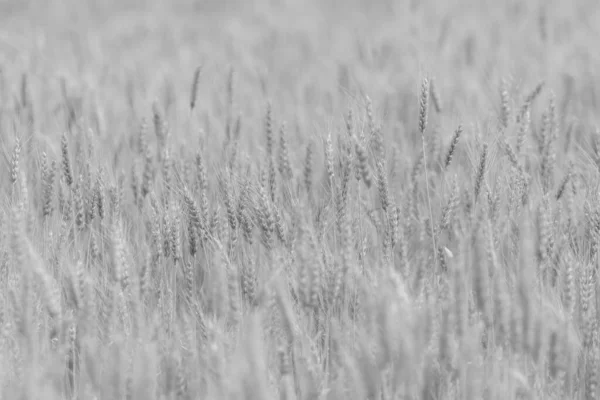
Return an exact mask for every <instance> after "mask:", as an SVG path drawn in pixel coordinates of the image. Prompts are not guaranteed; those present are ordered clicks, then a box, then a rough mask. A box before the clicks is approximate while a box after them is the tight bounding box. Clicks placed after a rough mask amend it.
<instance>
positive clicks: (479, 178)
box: [473, 143, 488, 201]
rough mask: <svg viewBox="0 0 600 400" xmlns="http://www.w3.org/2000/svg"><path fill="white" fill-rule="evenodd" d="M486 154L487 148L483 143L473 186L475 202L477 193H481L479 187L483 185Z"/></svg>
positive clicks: (477, 196)
mask: <svg viewBox="0 0 600 400" xmlns="http://www.w3.org/2000/svg"><path fill="white" fill-rule="evenodd" d="M487 153H488V146H487V143H484V145H483V150H482V151H481V156H480V159H479V166H478V167H477V173H476V175H475V186H474V196H473V198H474V201H477V199H478V198H479V193H480V192H481V186H482V184H483V180H484V175H485V171H486V162H487Z"/></svg>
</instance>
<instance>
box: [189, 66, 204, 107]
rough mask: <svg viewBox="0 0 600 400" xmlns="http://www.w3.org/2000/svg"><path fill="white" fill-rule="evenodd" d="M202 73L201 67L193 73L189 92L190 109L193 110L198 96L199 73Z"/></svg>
mask: <svg viewBox="0 0 600 400" xmlns="http://www.w3.org/2000/svg"><path fill="white" fill-rule="evenodd" d="M201 72H202V66H201V65H200V66H198V67H196V70H195V71H194V78H193V80H192V88H191V91H190V109H191V110H193V109H194V108H195V107H196V97H197V96H198V83H199V82H200V73H201Z"/></svg>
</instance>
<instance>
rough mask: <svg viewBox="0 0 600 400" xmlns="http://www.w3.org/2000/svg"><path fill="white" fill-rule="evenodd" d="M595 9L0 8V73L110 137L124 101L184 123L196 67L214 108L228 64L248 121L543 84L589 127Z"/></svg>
mask: <svg viewBox="0 0 600 400" xmlns="http://www.w3.org/2000/svg"><path fill="white" fill-rule="evenodd" d="M599 8H600V7H599V2H598V1H596V0H591V1H584V0H579V1H479V0H449V1H442V0H438V1H402V0H401V1H381V0H376V1H359V0H350V1H341V0H322V1H317V0H314V1H313V0H310V1H297V0H286V1H266V0H258V1H233V0H224V1H190V0H175V1H163V0H152V1H133V0H124V1H123V0H122V1H117V0H108V1H107V0H104V1H76V0H72V1H57V0H48V1H13V0H2V1H1V2H0V16H1V17H0V21H1V24H0V25H1V28H0V65H1V66H2V70H3V71H4V76H5V78H6V79H7V82H8V84H9V85H16V86H18V79H17V78H18V77H19V76H20V75H21V74H22V73H23V72H25V71H27V72H28V73H29V74H30V75H31V84H32V87H35V88H36V90H37V91H38V93H39V94H40V96H41V98H42V99H44V98H46V99H47V101H48V102H49V103H52V102H53V101H55V100H56V99H54V97H55V96H56V92H57V90H56V88H57V82H58V81H59V79H60V78H61V77H65V79H66V81H67V83H68V87H69V91H70V93H74V94H79V95H81V96H87V97H89V98H93V99H94V101H95V102H96V103H97V104H101V105H102V107H103V111H104V112H105V117H106V118H105V119H107V122H106V124H107V126H111V124H112V125H114V126H115V128H116V127H118V124H117V122H116V120H117V118H116V115H117V114H119V110H122V109H124V107H123V105H124V104H125V103H126V101H127V95H126V93H127V91H128V90H129V93H130V95H131V93H133V103H134V108H135V110H137V112H140V113H141V112H147V110H148V109H149V106H150V104H151V103H152V101H154V100H155V99H162V100H161V101H164V102H166V103H168V102H169V101H171V100H168V98H169V96H171V97H175V99H176V104H177V107H179V109H180V111H179V112H181V113H183V112H184V109H185V106H186V104H187V101H188V100H187V99H188V92H189V85H190V80H191V77H192V74H193V71H194V68H195V67H196V66H197V65H199V64H203V65H204V71H203V75H202V81H201V86H200V88H201V90H200V91H201V95H200V99H202V97H203V96H204V99H205V100H207V101H206V103H207V104H209V103H210V104H214V102H213V101H212V100H213V99H212V97H219V96H220V97H223V96H222V93H223V91H224V87H225V83H226V80H227V71H228V70H229V68H230V66H231V67H233V68H234V69H235V71H236V76H237V88H236V89H237V94H238V96H237V103H238V105H239V107H240V108H241V112H242V113H244V114H246V115H250V116H253V115H255V113H256V115H258V110H259V109H260V110H262V109H264V103H265V101H266V98H267V97H269V98H272V99H273V100H274V101H275V102H276V103H277V104H278V109H279V110H280V111H282V112H283V113H284V114H286V113H287V115H290V114H292V115H296V116H297V117H298V119H300V120H306V118H302V117H303V116H309V117H311V118H310V120H311V121H315V124H319V123H321V124H324V123H326V122H327V118H328V117H331V116H333V115H338V113H339V112H342V111H343V110H345V109H346V108H347V107H348V106H349V105H352V104H353V103H355V104H360V103H361V102H362V101H363V98H364V97H363V96H364V95H369V96H370V97H371V98H372V99H373V101H374V104H375V106H376V108H377V110H378V113H379V114H381V115H383V116H386V118H388V119H389V121H391V122H393V121H396V120H401V119H402V113H405V112H411V111H412V110H413V109H415V107H416V101H415V98H416V97H415V96H416V94H417V91H418V84H419V80H420V77H421V76H422V75H423V74H424V73H428V74H429V75H432V76H435V78H436V82H437V85H438V87H439V89H440V91H441V93H442V96H443V98H444V100H445V102H446V104H448V105H449V107H450V110H449V111H450V112H449V113H448V115H449V118H453V116H457V115H460V116H461V118H462V119H463V120H464V119H467V120H468V118H469V117H470V116H472V117H473V118H475V117H476V116H482V115H483V116H485V115H490V112H489V111H490V110H495V109H496V108H497V104H498V101H497V99H498V83H499V81H500V79H501V78H508V79H510V82H511V87H512V88H513V89H514V90H515V91H528V90H530V89H531V88H533V87H534V86H535V84H536V83H537V82H539V81H540V80H545V81H547V83H548V86H549V87H550V88H551V89H552V90H553V91H554V92H555V93H556V94H557V95H559V96H561V95H562V94H565V96H564V97H565V98H566V102H565V103H564V104H562V107H563V109H564V110H566V107H569V109H570V110H571V112H573V113H576V114H578V115H579V116H580V117H581V118H588V117H589V118H592V117H594V111H595V105H596V102H597V98H596V97H597V83H598V82H599V80H598V76H599V73H600V62H599V59H598V58H599V55H600V52H598V51H597V50H596V49H597V48H598V47H597V43H598V42H597V41H598V39H599V38H600V35H599V30H600V14H599ZM340 94H341V95H340ZM165 98H166V99H167V100H165ZM208 99H211V101H208ZM177 107H174V108H173V109H174V110H175V109H177ZM199 107H200V110H202V107H203V106H202V104H200V106H199ZM400 110H402V111H400ZM205 111H206V112H209V111H210V112H212V113H214V112H216V111H215V110H205ZM174 112H175V111H174ZM384 120H385V119H384Z"/></svg>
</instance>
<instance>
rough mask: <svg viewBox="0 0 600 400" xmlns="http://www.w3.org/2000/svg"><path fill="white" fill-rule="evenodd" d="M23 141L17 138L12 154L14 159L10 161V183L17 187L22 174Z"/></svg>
mask: <svg viewBox="0 0 600 400" xmlns="http://www.w3.org/2000/svg"><path fill="white" fill-rule="evenodd" d="M20 158H21V140H20V139H19V138H17V139H16V140H15V147H14V149H13V152H12V158H11V160H10V182H11V183H12V184H13V185H15V184H16V183H17V181H18V179H19V176H20V175H21V173H20V169H19V166H20V162H21V159H20Z"/></svg>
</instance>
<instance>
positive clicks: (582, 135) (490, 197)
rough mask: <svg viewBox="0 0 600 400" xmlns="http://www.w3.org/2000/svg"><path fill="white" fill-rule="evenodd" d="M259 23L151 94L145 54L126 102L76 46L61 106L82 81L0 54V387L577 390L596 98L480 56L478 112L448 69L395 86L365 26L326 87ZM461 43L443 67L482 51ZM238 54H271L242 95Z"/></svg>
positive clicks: (144, 394)
mask: <svg viewBox="0 0 600 400" xmlns="http://www.w3.org/2000/svg"><path fill="white" fill-rule="evenodd" d="M269 7H271V6H270V5H265V10H269V9H270V8H269ZM282 8H283V6H282ZM281 12H283V11H281ZM522 12H528V11H522ZM299 18H300V17H296V19H299ZM342 18H343V17H342V16H340V19H342ZM431 18H433V15H432V16H431ZM499 18H500V17H499ZM296 19H295V20H296ZM267 20H269V19H268V18H267ZM241 21H244V18H242V19H241ZM261 21H262V19H260V18H257V21H256V23H257V24H262V23H264V21H263V22H261ZM269 21H270V20H269ZM274 21H275V22H276V20H274ZM271 22H273V21H271ZM271 22H269V24H271ZM548 23H549V21H546V22H545V24H546V25H547V24H548ZM275 25H277V24H275ZM235 26H236V25H235V24H233V25H232V26H231V28H232V29H231V32H232V35H233V36H232V37H235V35H234V32H235V31H236V29H234V28H235ZM161 29H163V28H161ZM164 29H167V27H165V28H164ZM168 29H172V28H171V27H168ZM264 29H265V30H266V31H265V32H268V33H269V35H267V36H265V37H266V38H267V39H268V40H267V42H266V43H267V44H268V45H265V43H262V42H261V44H260V45H259V46H254V45H255V44H256V42H255V40H257V39H256V38H255V37H254V35H248V37H247V38H246V40H247V42H244V43H246V44H249V46H246V45H245V46H240V47H238V46H235V45H234V46H230V47H226V48H225V49H221V50H225V51H221V53H223V57H225V56H226V57H231V58H232V59H231V60H227V62H223V64H222V65H229V67H227V68H224V69H223V70H222V71H220V70H218V68H217V69H214V68H213V67H211V66H206V67H197V68H195V69H194V67H195V65H194V64H191V63H190V62H188V61H189V60H188V61H186V62H185V63H182V64H181V65H186V66H188V67H190V69H189V71H188V72H189V73H188V74H185V76H182V77H178V76H172V75H170V74H167V76H166V77H165V78H164V79H165V80H166V81H165V82H164V87H161V88H160V90H158V89H157V84H156V82H154V81H153V80H152V79H154V78H151V77H150V75H151V76H154V75H153V74H146V72H148V71H150V70H151V67H152V68H153V67H154V66H155V64H153V63H148V67H147V71H146V70H144V69H142V71H139V72H140V73H139V74H136V76H130V77H127V82H128V83H127V84H126V86H127V87H126V93H125V95H126V97H127V98H126V99H120V98H119V97H118V94H117V93H118V92H119V91H118V90H114V92H113V91H112V89H115V88H114V87H113V86H117V87H118V88H119V89H120V86H119V85H120V83H121V79H122V78H123V77H121V76H118V77H115V76H113V75H112V74H113V73H114V68H113V67H111V68H101V67H100V66H99V65H96V64H95V63H98V60H97V59H96V57H100V56H101V55H102V54H103V52H102V51H96V50H97V49H95V48H94V49H92V50H94V51H90V52H89V54H86V56H85V57H81V60H85V62H84V63H83V64H81V65H80V67H81V71H82V72H84V73H85V76H86V84H85V85H83V86H85V87H87V86H88V83H87V80H88V79H89V80H90V81H93V80H94V79H95V78H94V77H96V78H98V79H99V77H102V80H101V82H102V85H98V86H97V87H96V86H94V85H91V88H88V89H89V90H88V91H82V93H81V94H82V97H83V99H82V102H81V107H79V106H77V105H78V101H77V100H76V99H75V98H73V95H74V93H75V91H76V89H75V87H77V85H75V83H78V82H77V81H75V82H73V85H71V83H69V86H70V88H69V91H67V80H66V79H65V80H62V82H63V83H62V87H61V88H62V90H63V92H62V93H57V94H55V93H53V90H54V89H53V88H52V86H51V85H50V86H48V85H46V84H43V83H42V82H40V80H39V79H38V77H39V75H38V74H39V73H40V72H39V71H40V65H37V64H36V63H39V62H40V61H39V60H40V58H39V57H37V56H36V57H31V60H32V61H28V62H30V63H31V65H29V64H27V62H25V61H23V62H22V63H19V64H17V65H14V66H13V65H10V66H9V65H6V66H5V67H6V70H7V71H8V72H9V73H10V74H12V75H14V76H15V78H16V79H6V80H4V72H5V69H4V66H2V68H1V69H0V78H2V79H0V103H1V104H2V107H0V108H1V110H0V128H1V129H0V132H1V135H0V136H2V135H3V137H4V138H5V139H6V140H5V141H4V142H3V143H5V144H6V150H5V151H6V166H7V168H6V174H5V176H4V179H3V180H2V181H0V188H4V189H5V196H3V197H2V200H0V201H1V202H2V204H3V207H1V208H0V227H2V229H1V232H0V289H2V290H0V360H2V361H0V388H1V390H2V393H3V396H4V397H6V398H52V399H54V398H56V399H75V398H127V399H132V400H133V399H160V398H178V399H192V398H206V399H223V398H230V399H237V398H261V399H263V398H264V399H270V398H282V399H313V398H325V397H326V398H329V399H348V398H350V399H365V398H369V399H376V398H377V399H404V398H407V399H417V398H422V399H470V398H507V399H521V398H531V399H533V398H544V399H546V398H547V399H571V398H575V399H579V398H581V399H584V398H585V399H594V398H596V397H597V396H598V374H599V373H600V343H599V342H598V337H597V336H598V335H597V329H598V324H599V323H600V317H599V316H600V307H599V305H598V302H597V297H598V296H597V288H598V283H599V278H598V274H597V272H596V267H595V266H596V264H597V259H598V254H599V248H598V246H599V245H598V243H599V238H600V206H598V204H600V203H599V202H598V194H597V193H596V192H597V191H596V190H595V189H594V188H595V187H597V186H598V182H600V172H599V171H600V168H599V167H598V166H599V165H600V139H599V138H600V136H599V135H598V133H597V131H596V130H595V127H594V126H593V125H592V126H589V123H590V122H591V121H590V120H589V118H588V117H589V115H588V114H587V111H589V110H587V109H586V108H585V107H586V104H585V101H583V100H587V99H589V98H592V94H590V93H588V92H585V91H581V92H577V91H576V90H575V89H573V91H572V92H571V94H570V96H571V98H570V100H569V101H567V100H566V99H565V100H563V99H562V98H561V96H559V95H554V94H553V92H552V89H553V90H556V93H557V94H558V93H563V91H562V90H561V89H560V88H556V87H555V86H553V85H551V84H550V82H553V83H554V80H551V81H550V80H549V81H548V82H549V83H548V84H547V86H548V90H545V91H544V90H542V89H543V88H544V87H545V85H544V84H543V83H537V84H536V82H535V81H533V82H532V81H531V80H530V79H528V78H523V79H521V77H520V76H518V74H519V71H520V69H518V68H517V69H515V71H513V72H510V74H511V75H510V76H511V78H510V79H507V78H505V79H500V77H501V76H503V75H504V74H505V73H506V72H504V71H500V69H501V67H500V66H498V65H492V64H494V63H491V62H490V66H489V68H488V67H486V69H485V70H486V74H488V73H489V76H487V75H486V82H487V81H488V80H490V79H491V80H493V81H494V82H498V81H500V88H499V96H498V92H497V91H496V92H494V93H497V94H496V95H495V96H490V97H489V98H487V97H486V100H487V101H493V102H495V103H494V109H496V110H499V117H498V116H497V115H487V114H485V111H483V110H482V109H481V108H479V107H477V106H478V105H479V104H473V103H476V102H479V100H481V96H482V95H481V93H484V92H485V91H486V89H483V90H474V88H475V87H477V84H478V83H477V82H470V83H469V84H466V82H465V81H464V78H463V77H462V75H461V74H460V73H457V74H455V75H456V76H455V78H456V82H453V80H452V79H451V77H450V76H448V75H442V73H441V72H440V73H439V76H438V77H439V79H436V80H434V79H432V78H429V77H426V78H424V79H422V80H421V81H418V82H416V79H414V78H412V77H411V71H410V70H409V69H406V70H404V72H403V74H401V75H402V76H403V79H405V80H406V82H404V81H401V82H400V83H399V81H398V80H396V78H395V77H394V76H393V75H390V74H389V71H390V70H392V69H391V68H387V66H388V65H387V64H386V63H389V62H393V60H394V59H395V58H394V57H393V55H394V54H395V53H394V52H393V50H392V48H393V46H388V45H389V44H390V43H396V42H390V43H385V40H386V39H385V38H382V39H377V40H374V42H373V43H370V42H369V41H367V42H369V45H368V46H367V45H366V42H365V43H363V41H359V42H358V43H356V46H349V48H350V47H351V48H353V49H354V47H356V49H355V50H351V51H352V52H354V51H356V53H357V54H356V57H355V59H354V62H355V64H356V65H352V64H351V63H349V62H344V63H343V64H341V65H340V68H339V70H338V74H339V76H338V77H337V78H338V79H337V80H336V79H334V80H333V81H335V82H338V83H340V85H341V86H342V89H343V90H340V91H335V90H332V86H331V85H330V82H329V83H327V82H326V81H327V80H328V79H327V78H328V75H326V74H325V75H323V76H318V74H314V72H315V71H314V68H317V67H316V66H314V68H308V69H307V70H308V72H307V71H296V68H289V65H288V64H287V63H286V62H284V61H285V57H286V56H289V55H291V54H294V53H295V51H296V50H298V47H301V48H302V52H301V54H302V55H303V57H298V60H297V62H298V63H299V65H305V64H304V63H305V62H306V61H307V60H305V59H308V60H311V59H314V58H315V55H316V54H317V52H318V51H319V46H316V43H317V42H318V41H317V40H314V41H313V40H305V39H307V38H308V37H304V36H303V35H307V33H300V31H299V32H298V36H300V37H302V38H303V39H302V46H297V44H298V43H297V42H296V38H295V36H294V35H290V36H289V37H287V36H286V52H281V55H280V56H279V57H266V58H265V56H266V55H268V54H269V53H268V52H270V51H273V50H274V49H275V48H277V47H278V46H279V45H280V44H279V40H278V39H277V38H279V37H280V35H279V34H278V33H277V34H276V32H279V31H277V30H275V27H274V26H272V27H265V28H264ZM277 29H280V28H277ZM182 31H185V32H187V30H185V29H182ZM170 32H171V31H170ZM173 32H174V33H173V37H172V38H171V39H176V38H177V39H179V38H180V37H179V33H177V34H176V33H175V31H173ZM385 32H386V30H385V29H382V30H381V32H380V33H381V35H383V36H385V35H384V33H385ZM550 32H552V31H551V30H548V32H546V34H545V39H544V40H546V41H547V43H550V40H551V39H552V35H551V34H550ZM188 33H189V32H188ZM188 33H185V35H187V34H188ZM263 33H264V32H263ZM271 34H272V35H271ZM185 35H184V36H185ZM166 36H167V37H170V36H169V35H166ZM257 36H260V37H261V38H262V39H261V40H263V39H264V38H265V37H263V36H262V33H261V35H257ZM326 36H328V35H324V36H323V38H321V39H322V41H325V42H326V41H328V40H329V39H328V38H327V37H326ZM450 37H452V35H440V40H439V43H438V44H437V46H439V49H440V50H444V51H440V52H439V53H440V54H445V53H448V52H447V51H446V50H447V47H444V46H450V43H449V42H448V40H449V39H448V38H450ZM288 39H289V40H288ZM529 39H531V38H529ZM557 39H558V38H557ZM163 40H166V39H163ZM340 40H342V41H343V39H340ZM378 40H381V42H378ZM394 40H397V38H395V39H394ZM402 40H404V39H402ZM497 40H502V38H498V39H497ZM523 40H525V39H523ZM561 40H562V39H561ZM288 41H289V43H288ZM444 41H446V43H445V44H444ZM51 42H52V41H49V42H48V43H51ZM92 42H94V41H92ZM78 43H79V42H78ZM82 43H83V42H82ZM94 43H95V42H94ZM161 43H162V45H161V47H160V48H161V49H163V47H168V46H164V44H165V43H163V42H161ZM402 43H404V42H402V41H401V43H400V45H402ZM482 43H485V42H483V41H481V39H480V38H479V37H476V36H473V35H470V36H469V37H467V38H466V39H465V41H464V43H462V44H460V46H457V47H456V49H460V51H458V52H456V53H457V54H459V56H458V57H457V59H456V60H455V61H456V63H457V65H459V67H460V68H464V69H465V71H468V70H474V69H475V68H474V67H477V66H479V65H478V64H479V63H480V62H483V61H482V60H487V61H489V60H488V59H487V58H486V57H482V58H481V59H479V58H478V49H479V48H480V47H481V44H482ZM48 45H50V44H48ZM380 45H381V46H380ZM98 46H103V45H100V44H98ZM203 46H204V44H199V47H200V48H201V49H203V48H204V47H203ZM78 47H79V46H65V48H66V49H67V50H65V51H71V50H68V49H71V48H78ZM463 47H464V48H463ZM547 48H548V49H549V47H547ZM445 49H446V50H445ZM24 51H26V50H24ZM161 51H162V50H161ZM195 51H197V49H196V50H194V52H195ZM574 51H576V49H575V50H574ZM194 52H189V53H188V52H182V54H184V55H185V57H183V56H181V57H182V59H181V60H183V59H185V58H186V57H189V55H190V54H194ZM238 52H243V53H244V54H245V55H253V54H254V55H255V52H259V53H260V54H261V57H263V58H265V59H266V60H267V61H268V62H266V63H265V66H268V68H269V71H262V70H261V71H259V75H260V76H259V80H260V82H258V83H259V84H260V85H261V86H262V89H263V93H262V95H261V93H260V90H258V89H257V87H256V83H257V82H255V81H254V78H253V77H254V72H256V71H252V69H253V68H254V67H251V68H248V65H249V64H250V65H254V64H255V63H254V62H251V60H250V59H245V58H244V57H242V58H243V62H239V60H237V61H236V60H235V58H236V56H237V55H238ZM140 53H143V51H141V50H140V51H139V52H138V51H135V52H129V53H127V55H123V57H138V56H139V57H141V56H142V55H143V54H140ZM463 53H465V57H466V61H467V62H466V65H463V64H465V62H464V61H465V60H462V58H461V57H462V55H461V54H463ZM274 54H275V53H274ZM177 57H179V56H177ZM26 59H29V58H26ZM76 59H77V60H79V59H80V58H76ZM36 60H38V61H36ZM181 60H180V61H181ZM487 61H486V62H487ZM45 62H48V63H51V60H50V59H48V60H45V59H44V63H45ZM69 62H70V61H69V59H67V60H66V61H65V63H69ZM88 63H89V64H88ZM219 63H221V61H219V58H218V54H215V59H214V63H213V62H212V61H211V64H212V65H221V64H219ZM259 64H262V63H258V64H256V65H259ZM284 64H285V65H286V70H285V71H282V68H281V65H284ZM136 65H137V64H136ZM169 65H170V64H169ZM355 67H356V68H355ZM18 68H26V69H27V70H26V71H16V69H18ZM319 68H320V67H319ZM574 68H575V67H574ZM271 69H273V71H271ZM259 70H260V68H259ZM298 70H301V68H298ZM461 71H462V70H461ZM284 72H285V73H284ZM45 73H46V72H45ZM47 73H48V74H50V73H51V72H47ZM376 74H382V75H381V76H385V77H386V78H390V81H389V82H388V81H385V85H383V86H384V88H383V89H382V88H381V87H380V86H379V83H378V79H371V78H376V76H377V75H376ZM12 75H10V76H12ZM88 75H89V76H88ZM105 75H106V76H105ZM298 77H302V79H298ZM107 78H110V79H107ZM112 78H115V79H114V80H112ZM190 78H191V82H190ZM74 79H75V78H74ZM114 82H116V84H114ZM335 82H334V84H335ZM415 82H416V83H418V84H419V88H418V90H409V89H407V88H408V87H410V85H411V84H412V83H415ZM439 82H443V85H441V84H439ZM190 83H191V85H190ZM530 84H531V85H532V86H529V85H530ZM111 85H112V86H111ZM583 85H584V84H582V86H583ZM71 86H73V88H71ZM105 86H108V87H110V90H108V89H107V88H106V87H105ZM184 86H185V88H187V89H184V90H182V93H179V92H178V90H179V89H180V88H184ZM484 86H485V85H484ZM573 87H574V88H577V87H578V85H574V86H573ZM531 88H532V89H531ZM92 89H93V90H92ZM477 89H482V88H481V87H477ZM290 90H291V92H290ZM576 93H578V94H579V95H581V97H582V99H583V100H582V101H581V102H576V101H573V100H574V99H575V94H576ZM290 94H291V95H290ZM188 95H189V96H188ZM111 96H112V97H111ZM257 96H258V97H257ZM415 98H416V101H415ZM407 99H408V100H407ZM54 102H58V105H57V107H54V105H55V104H53V103H54ZM463 102H466V103H467V106H465V104H463ZM466 109H468V110H469V111H468V112H465V110H466ZM63 113H66V114H65V115H62V114H63ZM57 115H58V116H59V118H57ZM23 117H25V118H23ZM62 117H66V118H65V119H64V120H63V118H62ZM490 120H491V121H492V123H489V124H488V122H487V121H490ZM285 121H288V122H285ZM458 121H460V123H458ZM497 121H498V122H499V123H497ZM588 143H591V144H592V145H591V146H586V144H588ZM468 150H474V151H468ZM469 155H470V156H471V159H469Z"/></svg>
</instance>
